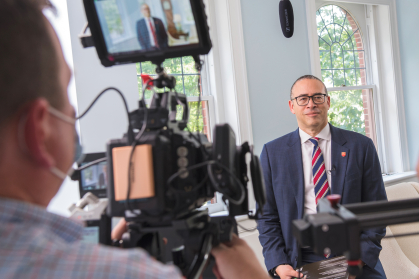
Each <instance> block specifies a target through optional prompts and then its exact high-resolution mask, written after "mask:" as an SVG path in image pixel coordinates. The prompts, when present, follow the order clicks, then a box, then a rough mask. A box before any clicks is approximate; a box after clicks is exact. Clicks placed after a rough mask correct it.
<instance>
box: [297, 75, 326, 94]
mask: <svg viewBox="0 0 419 279" xmlns="http://www.w3.org/2000/svg"><path fill="white" fill-rule="evenodd" d="M303 79H315V80H318V81H320V82H321V83H322V84H323V87H324V92H325V93H326V95H328V93H327V88H326V85H325V84H324V82H323V81H322V80H321V79H319V78H318V77H316V76H313V75H304V76H301V77H299V78H298V79H297V80H296V81H295V82H294V83H293V85H292V86H291V92H290V99H292V90H293V89H294V86H295V84H296V83H297V82H299V81H300V80H303Z"/></svg>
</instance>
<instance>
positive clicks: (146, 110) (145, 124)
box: [125, 80, 153, 216]
mask: <svg viewBox="0 0 419 279" xmlns="http://www.w3.org/2000/svg"><path fill="white" fill-rule="evenodd" d="M150 82H153V80H149V81H147V82H146V84H145V86H144V89H143V94H142V97H141V100H140V102H143V105H144V121H143V126H142V127H141V130H140V131H139V132H138V134H137V135H136V136H135V139H134V141H133V143H132V145H131V152H130V155H129V163H128V189H127V198H126V200H125V201H126V202H125V208H126V209H127V210H129V211H130V212H131V213H132V214H134V215H135V216H137V215H138V214H136V213H134V211H133V209H132V208H131V205H130V203H129V200H130V195H131V167H132V158H133V156H134V152H135V147H136V146H137V143H138V142H139V141H140V139H141V136H142V135H143V134H144V131H145V130H146V128H147V116H148V109H147V106H146V104H145V90H146V89H147V87H148V85H149V83H150Z"/></svg>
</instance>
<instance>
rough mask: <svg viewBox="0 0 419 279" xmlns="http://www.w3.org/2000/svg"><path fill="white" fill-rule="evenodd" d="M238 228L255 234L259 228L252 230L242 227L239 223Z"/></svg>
mask: <svg viewBox="0 0 419 279" xmlns="http://www.w3.org/2000/svg"><path fill="white" fill-rule="evenodd" d="M237 227H239V228H241V229H242V230H244V231H246V232H254V231H255V230H257V228H258V227H254V228H251V229H247V228H245V227H243V226H242V225H240V224H239V223H237Z"/></svg>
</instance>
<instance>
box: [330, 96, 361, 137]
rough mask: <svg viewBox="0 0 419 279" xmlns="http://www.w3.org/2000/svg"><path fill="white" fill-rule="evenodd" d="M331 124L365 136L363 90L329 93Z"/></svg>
mask: <svg viewBox="0 0 419 279" xmlns="http://www.w3.org/2000/svg"><path fill="white" fill-rule="evenodd" d="M329 96H330V99H331V100H330V110H329V122H330V123H331V124H332V125H333V126H335V127H339V128H342V129H345V130H350V131H354V132H358V133H361V134H363V135H365V122H364V111H363V110H364V109H363V102H362V90H352V91H334V92H329Z"/></svg>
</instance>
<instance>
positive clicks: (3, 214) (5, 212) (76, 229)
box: [0, 198, 83, 242]
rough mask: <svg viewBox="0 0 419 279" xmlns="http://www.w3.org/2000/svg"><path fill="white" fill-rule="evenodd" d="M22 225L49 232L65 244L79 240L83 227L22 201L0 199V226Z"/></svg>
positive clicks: (76, 222) (73, 221) (78, 223)
mask: <svg viewBox="0 0 419 279" xmlns="http://www.w3.org/2000/svg"><path fill="white" fill-rule="evenodd" d="M6 223H24V224H30V226H34V227H39V226H41V227H42V228H43V229H46V230H49V231H51V232H52V233H53V234H56V235H57V236H59V237H61V238H62V239H64V240H65V241H67V242H73V241H76V240H80V239H81V238H82V233H83V225H82V224H81V223H80V222H78V221H75V220H71V219H69V218H66V217H62V216H59V215H56V214H54V213H50V212H48V211H46V210H45V208H43V207H40V206H37V205H34V204H30V203H27V202H23V201H18V200H13V199H5V198H0V224H6Z"/></svg>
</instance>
